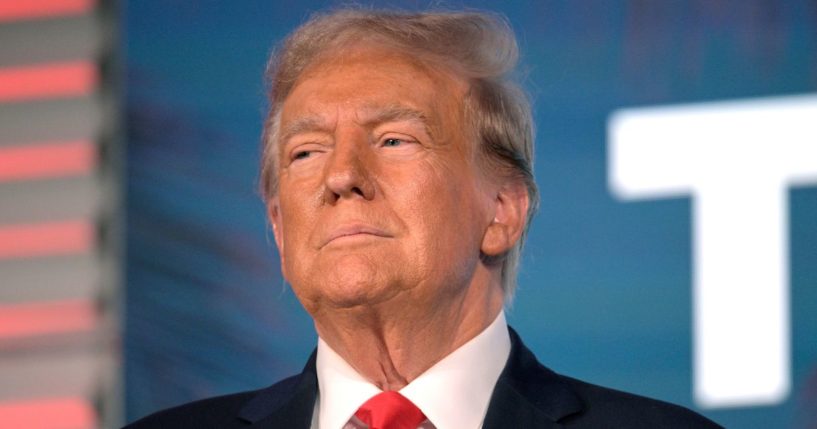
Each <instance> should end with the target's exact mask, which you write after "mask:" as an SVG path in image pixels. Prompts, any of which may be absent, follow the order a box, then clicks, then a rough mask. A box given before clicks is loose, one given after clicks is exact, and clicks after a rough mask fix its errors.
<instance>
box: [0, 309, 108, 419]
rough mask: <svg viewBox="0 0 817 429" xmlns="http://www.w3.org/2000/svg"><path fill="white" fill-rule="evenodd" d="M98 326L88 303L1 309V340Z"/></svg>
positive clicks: (95, 316) (75, 330)
mask: <svg viewBox="0 0 817 429" xmlns="http://www.w3.org/2000/svg"><path fill="white" fill-rule="evenodd" d="M96 325H97V312H96V308H95V307H94V305H93V304H92V302H90V301H87V300H72V301H56V302H44V303H43V302H40V303H33V304H14V305H2V306H0V340H10V339H19V338H25V337H33V336H37V335H49V334H67V333H72V332H88V331H91V330H93V328H94V327H95V326H96ZM0 427H5V426H3V425H0Z"/></svg>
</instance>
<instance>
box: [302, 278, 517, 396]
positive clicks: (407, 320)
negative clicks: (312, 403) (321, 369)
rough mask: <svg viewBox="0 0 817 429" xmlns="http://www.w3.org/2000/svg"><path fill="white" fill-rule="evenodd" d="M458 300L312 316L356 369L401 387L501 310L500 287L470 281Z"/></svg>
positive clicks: (382, 384)
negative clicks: (446, 303)
mask: <svg viewBox="0 0 817 429" xmlns="http://www.w3.org/2000/svg"><path fill="white" fill-rule="evenodd" d="M452 301H453V300H452ZM455 302H457V304H456V305H454V306H451V305H434V304H433V303H432V304H429V305H427V306H420V307H421V308H418V306H417V304H413V305H411V303H406V302H388V303H382V304H379V305H377V306H375V307H371V306H367V307H366V308H362V307H355V308H351V309H350V308H347V309H335V310H332V311H325V312H322V313H321V314H313V317H314V318H315V328H316V330H317V331H318V335H320V337H321V338H322V339H323V340H324V341H325V342H326V343H327V344H328V345H329V346H330V347H332V349H333V350H335V351H336V352H337V353H338V354H339V355H340V356H341V357H342V358H343V359H344V360H346V362H348V363H349V364H350V365H351V366H352V367H353V368H355V370H356V371H357V372H358V373H360V374H361V375H362V376H364V377H365V378H367V379H368V380H369V381H371V382H372V383H373V384H374V385H376V386H377V387H378V388H380V389H381V390H383V391H388V390H399V389H401V388H403V387H404V386H405V385H407V384H408V383H410V382H411V381H412V380H414V379H415V378H417V377H418V376H419V375H420V374H422V373H423V372H425V371H426V370H427V369H429V368H430V367H431V366H433V365H434V364H435V363H437V362H438V361H440V360H441V359H442V358H444V357H445V356H447V355H448V354H450V353H451V352H453V351H454V350H456V349H457V348H459V347H460V346H462V345H463V344H465V343H466V342H468V341H469V340H471V339H472V338H474V337H475V336H477V335H478V334H479V333H480V332H482V331H483V330H485V328H487V327H488V325H490V324H491V322H493V321H494V320H495V319H496V317H497V316H498V315H499V312H500V311H501V310H502V305H503V294H502V289H501V287H500V286H499V284H498V283H496V284H485V285H484V286H483V287H479V286H476V285H472V287H469V288H467V289H466V290H465V292H464V296H463V297H462V299H460V300H456V301H455Z"/></svg>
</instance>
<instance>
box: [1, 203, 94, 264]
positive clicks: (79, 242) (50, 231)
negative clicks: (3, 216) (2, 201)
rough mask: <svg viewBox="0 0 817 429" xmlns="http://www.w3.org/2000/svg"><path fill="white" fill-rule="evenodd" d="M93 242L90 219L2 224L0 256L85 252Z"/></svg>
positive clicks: (24, 256) (3, 257)
mask: <svg viewBox="0 0 817 429" xmlns="http://www.w3.org/2000/svg"><path fill="white" fill-rule="evenodd" d="M9 204H13V202H9ZM93 245H94V227H93V225H91V222H89V221H64V222H50V223H39V224H24V225H6V226H0V259H7V258H26V257H35V256H46V255H61V254H71V253H83V252H87V251H89V250H90V249H91V248H92V247H93Z"/></svg>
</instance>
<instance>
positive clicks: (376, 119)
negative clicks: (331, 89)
mask: <svg viewBox="0 0 817 429" xmlns="http://www.w3.org/2000/svg"><path fill="white" fill-rule="evenodd" d="M360 116H361V117H362V120H361V121H360V124H361V125H362V126H364V127H366V128H373V127H375V126H377V125H380V124H383V123H387V122H395V121H411V122H419V123H420V124H422V126H423V128H424V130H425V132H426V133H427V134H428V135H429V136H431V137H432V138H433V136H434V133H432V130H431V124H430V123H429V120H428V117H427V116H426V115H425V113H423V112H421V111H419V110H417V109H414V108H411V107H408V106H404V105H399V104H394V105H388V106H385V107H382V106H377V105H372V106H364V107H363V109H362V113H361V115H360ZM332 127H333V126H332V124H331V123H330V121H328V120H326V118H324V117H322V116H321V115H317V114H310V115H305V116H301V117H299V118H297V119H295V120H294V121H292V122H291V123H289V124H287V126H286V127H285V128H284V129H283V130H282V132H281V138H280V140H279V141H280V142H287V141H288V140H289V139H290V138H292V137H293V136H295V135H297V134H301V133H304V132H312V131H328V130H329V129H331V128H332Z"/></svg>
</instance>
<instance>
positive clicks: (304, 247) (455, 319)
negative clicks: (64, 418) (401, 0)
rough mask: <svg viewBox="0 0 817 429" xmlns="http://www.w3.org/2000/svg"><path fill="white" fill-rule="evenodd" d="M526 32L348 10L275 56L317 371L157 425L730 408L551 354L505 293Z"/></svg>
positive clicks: (291, 247)
mask: <svg viewBox="0 0 817 429" xmlns="http://www.w3.org/2000/svg"><path fill="white" fill-rule="evenodd" d="M516 56H517V51H516V43H515V40H514V38H513V35H512V32H511V31H510V30H509V28H508V27H507V25H506V24H505V23H504V21H502V20H501V19H498V18H497V17H494V16H491V15H487V14H480V13H436V14H435V13H431V14H402V13H389V12H370V11H361V10H347V11H339V12H334V13H331V14H328V15H323V16H317V17H314V18H312V19H311V20H310V21H309V22H307V23H306V24H305V25H303V26H302V27H301V28H299V29H298V30H296V31H295V32H294V33H293V34H292V35H291V36H290V37H289V38H288V39H287V40H286V41H285V43H284V44H283V46H282V48H281V49H280V51H279V52H278V54H277V55H275V56H274V59H273V61H272V62H271V66H270V74H269V76H270V84H271V108H270V113H269V116H268V120H267V123H266V127H265V133H264V154H263V160H262V174H261V175H262V180H261V188H262V191H263V195H264V197H265V200H266V203H267V208H268V214H269V219H270V222H271V224H272V228H273V232H274V235H275V242H276V245H277V247H278V250H279V253H280V256H281V267H282V270H283V273H284V277H285V278H286V279H287V281H288V282H289V283H290V284H291V285H292V288H293V290H294V291H295V293H296V295H297V296H298V299H299V300H300V301H301V303H302V304H303V306H304V308H305V309H306V310H307V311H308V312H309V314H310V315H311V316H312V318H313V319H314V322H315V328H316V330H317V332H318V335H319V342H318V347H317V351H316V353H314V354H313V356H312V358H311V359H310V360H309V362H308V363H307V365H306V367H305V368H304V371H303V372H302V373H301V374H299V375H296V376H294V377H291V378H288V379H286V380H284V381H281V382H279V383H277V384H275V385H273V386H271V387H269V388H267V389H263V390H260V391H255V392H247V393H239V394H235V395H229V396H225V397H220V398H215V399H210V400H204V401H200V402H196V403H193V404H188V405H185V406H181V407H177V408H175V409H171V410H168V411H164V412H160V413H157V414H155V415H153V416H149V417H147V418H145V419H143V420H141V421H139V422H137V423H135V424H134V425H133V427H135V428H149V427H174V428H176V427H197V428H198V427H219V428H231V427H247V426H252V427H267V428H304V429H306V428H310V427H311V428H321V429H340V428H365V427H371V428H377V429H404V428H405V429H415V428H437V429H458V428H479V427H484V428H548V427H562V426H564V427H576V428H584V427H588V428H589V427H684V428H690V427H717V425H716V424H714V423H712V422H710V421H708V420H706V419H705V418H703V417H701V416H698V415H697V414H694V413H692V412H691V411H689V410H686V409H683V408H681V407H677V406H674V405H670V404H666V403H662V402H659V401H654V400H650V399H646V398H642V397H637V396H634V395H630V394H626V393H622V392H616V391H613V390H609V389H605V388H602V387H598V386H593V385H590V384H587V383H584V382H581V381H578V380H574V379H571V378H568V377H564V376H561V375H558V374H556V373H554V372H552V371H550V370H548V369H547V368H545V367H543V366H541V365H540V364H539V363H538V362H537V361H536V359H535V357H534V356H533V355H532V354H531V352H530V351H529V350H527V349H526V348H525V346H524V345H523V344H522V342H521V340H520V339H519V338H518V336H517V335H516V334H515V333H514V332H513V331H512V330H509V329H508V328H507V326H506V324H505V318H504V314H503V306H504V304H505V302H507V300H509V299H510V297H511V296H512V293H513V289H514V286H515V276H516V266H517V262H518V258H519V253H520V248H521V246H522V242H523V240H524V235H525V231H526V228H527V226H528V224H529V221H530V217H531V216H532V214H533V212H534V209H535V207H536V205H537V191H536V185H535V183H534V180H533V174H532V158H533V135H532V124H531V116H530V108H529V105H528V103H527V101H526V99H525V97H524V96H523V94H522V93H521V92H520V91H519V90H518V89H517V87H516V86H514V84H513V83H512V81H511V80H510V79H509V74H510V73H511V72H512V71H513V67H514V64H515V61H516Z"/></svg>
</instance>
